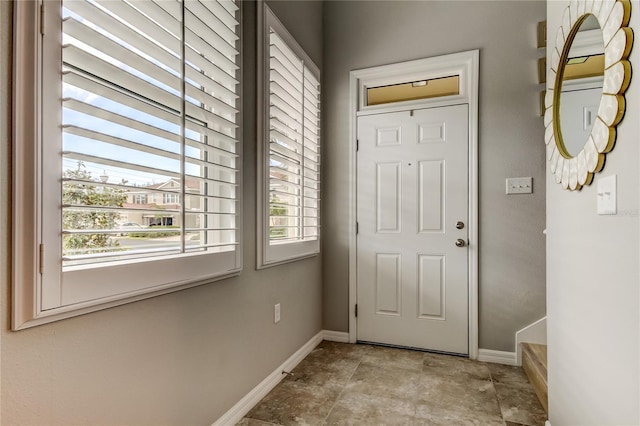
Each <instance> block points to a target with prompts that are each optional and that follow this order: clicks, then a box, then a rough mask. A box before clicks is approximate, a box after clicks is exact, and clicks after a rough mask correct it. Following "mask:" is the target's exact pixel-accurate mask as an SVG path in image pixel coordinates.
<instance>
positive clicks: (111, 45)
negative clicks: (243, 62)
mask: <svg viewBox="0 0 640 426" xmlns="http://www.w3.org/2000/svg"><path fill="white" fill-rule="evenodd" d="M237 14H238V6H237V5H236V4H235V2H234V1H229V0H218V1H198V0H183V1H178V0H167V1H157V2H154V1H119V0H118V1H116V0H95V1H85V0H64V1H63V23H62V30H63V39H62V43H63V47H62V61H63V76H62V78H63V94H62V98H63V99H62V107H63V123H62V129H63V140H62V144H63V154H62V155H63V158H62V167H63V170H62V175H63V207H62V208H63V226H62V233H63V238H62V240H63V241H62V244H63V249H62V250H63V266H65V267H74V266H78V265H91V264H95V263H101V264H104V263H105V262H118V261H123V260H126V261H131V260H132V259H137V260H140V259H146V258H157V257H158V256H176V255H185V254H203V253H204V254H206V253H224V252H231V251H236V250H237V245H238V235H239V233H238V226H239V224H240V222H241V220H240V218H239V217H238V213H239V207H238V197H239V192H240V191H239V188H238V182H239V176H238V171H239V163H240V162H239V158H238V155H239V150H238V137H237V131H238V109H237V106H236V105H237V104H238V90H239V89H238V80H237V75H238V63H239V53H238V47H237V45H238V29H239V23H238V18H237ZM132 235H135V237H136V238H133V237H132Z"/></svg>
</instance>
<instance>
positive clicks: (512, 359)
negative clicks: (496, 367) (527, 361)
mask: <svg viewBox="0 0 640 426" xmlns="http://www.w3.org/2000/svg"><path fill="white" fill-rule="evenodd" d="M478 361H482V362H492V363H494V364H505V365H518V364H517V362H516V353H515V352H504V351H494V350H493V349H478Z"/></svg>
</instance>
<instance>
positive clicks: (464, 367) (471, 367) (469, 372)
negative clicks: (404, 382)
mask: <svg viewBox="0 0 640 426" xmlns="http://www.w3.org/2000/svg"><path fill="white" fill-rule="evenodd" d="M423 371H425V372H432V373H436V374H445V375H449V376H464V377H468V378H470V379H475V380H488V379H489V367H487V364H485V363H483V362H478V361H472V360H470V359H468V358H462V357H456V356H449V355H440V354H431V353H426V354H424V370H423Z"/></svg>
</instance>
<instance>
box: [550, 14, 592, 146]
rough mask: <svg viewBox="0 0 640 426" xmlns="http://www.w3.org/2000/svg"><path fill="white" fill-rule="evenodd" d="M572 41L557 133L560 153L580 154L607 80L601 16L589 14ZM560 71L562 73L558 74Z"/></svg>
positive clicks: (559, 104)
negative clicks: (600, 22) (605, 77)
mask: <svg viewBox="0 0 640 426" xmlns="http://www.w3.org/2000/svg"><path fill="white" fill-rule="evenodd" d="M584 17H585V19H584V21H583V22H582V24H580V25H579V27H578V31H577V32H576V34H575V37H574V39H573V40H572V41H571V42H569V41H567V46H568V47H569V51H568V55H567V58H566V59H564V72H563V73H562V81H560V82H559V85H560V87H561V90H560V101H559V102H558V104H556V106H555V107H556V108H559V109H560V110H559V111H557V113H556V116H557V117H559V118H560V120H559V121H560V126H559V129H558V130H559V131H558V134H557V135H556V138H557V141H558V145H559V146H560V148H561V151H560V152H561V154H562V155H563V156H565V157H566V158H572V157H577V156H578V154H580V151H582V149H583V148H584V145H585V143H587V140H589V136H590V135H591V130H592V129H593V124H594V122H595V120H596V118H597V117H598V107H599V106H600V97H601V96H602V82H603V80H604V42H603V41H602V31H601V29H600V25H599V24H598V20H597V19H596V17H595V16H594V15H591V14H588V15H585V16H584ZM558 75H560V74H558Z"/></svg>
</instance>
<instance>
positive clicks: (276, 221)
mask: <svg viewBox="0 0 640 426" xmlns="http://www.w3.org/2000/svg"><path fill="white" fill-rule="evenodd" d="M278 203H280V199H279V198H278V196H277V195H275V194H272V195H271V202H270V203H269V217H270V219H271V227H270V229H269V237H271V238H282V237H286V236H287V228H285V227H284V226H283V225H284V224H286V218H284V216H286V214H287V209H286V207H284V206H282V205H279V204H278ZM283 221H284V223H283Z"/></svg>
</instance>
